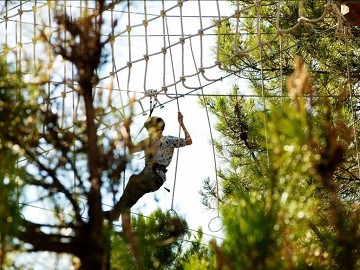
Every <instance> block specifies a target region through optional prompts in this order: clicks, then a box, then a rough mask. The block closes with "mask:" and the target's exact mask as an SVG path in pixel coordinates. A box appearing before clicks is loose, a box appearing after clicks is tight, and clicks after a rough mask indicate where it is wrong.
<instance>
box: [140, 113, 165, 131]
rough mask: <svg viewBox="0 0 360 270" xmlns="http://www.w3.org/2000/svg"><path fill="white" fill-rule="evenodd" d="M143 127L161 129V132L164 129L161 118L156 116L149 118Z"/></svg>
mask: <svg viewBox="0 0 360 270" xmlns="http://www.w3.org/2000/svg"><path fill="white" fill-rule="evenodd" d="M144 127H145V128H146V129H149V128H151V127H154V128H161V129H162V130H164V129H165V122H164V120H163V119H162V118H160V117H157V116H153V117H149V118H148V119H147V120H146V122H145V123H144Z"/></svg>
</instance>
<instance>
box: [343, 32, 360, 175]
mask: <svg viewBox="0 0 360 270" xmlns="http://www.w3.org/2000/svg"><path fill="white" fill-rule="evenodd" d="M345 51H346V69H347V81H348V89H349V95H350V105H351V114H352V125H353V132H354V140H355V150H356V158H357V163H358V177H360V156H359V145H358V139H357V132H356V121H355V118H356V114H355V111H354V104H353V93H352V85H351V77H350V64H349V62H350V59H349V45H348V41H347V38H345Z"/></svg>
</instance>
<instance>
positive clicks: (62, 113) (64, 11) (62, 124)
mask: <svg viewBox="0 0 360 270" xmlns="http://www.w3.org/2000/svg"><path fill="white" fill-rule="evenodd" d="M66 7H67V0H64V6H63V7H62V9H63V14H64V16H65V14H66V12H67V10H66ZM63 35H64V40H66V39H67V33H66V29H64V33H63ZM63 72H64V82H66V73H67V68H66V62H65V61H64V69H63ZM61 97H62V108H61V128H64V119H65V98H66V83H64V86H63V91H62V92H61Z"/></svg>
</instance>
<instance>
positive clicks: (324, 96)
mask: <svg viewBox="0 0 360 270" xmlns="http://www.w3.org/2000/svg"><path fill="white" fill-rule="evenodd" d="M245 2H246V1H243V3H240V5H241V7H246V6H247V5H248V3H245ZM324 4H325V3H324V2H322V1H306V3H305V5H304V8H303V12H304V16H309V17H311V18H313V17H319V16H320V15H321V14H322V12H323V7H324ZM277 7H278V6H277V5H276V4H271V3H269V4H264V5H260V6H257V8H259V9H261V11H262V13H261V14H268V16H267V17H264V18H262V20H263V21H264V23H263V24H262V29H261V32H262V36H263V38H264V39H265V38H266V39H268V40H270V39H271V35H275V34H276V33H277V30H278V28H277V26H276V22H275V20H274V18H276V16H275V15H276V12H277ZM257 12H258V10H257V9H256V8H254V9H248V10H246V11H244V13H245V14H243V15H244V16H243V17H244V18H247V19H242V20H241V21H240V24H241V27H242V28H240V29H243V30H244V31H245V32H247V33H252V32H255V33H256V30H257V29H256V27H257V24H256V22H255V21H254V20H257V19H258V16H257ZM298 12H299V10H298V3H297V2H291V3H290V2H289V3H286V4H283V5H282V12H281V15H282V16H281V19H280V26H281V27H282V28H289V27H290V26H292V25H294V24H296V22H297V18H298V17H299V15H298ZM333 18H334V17H333ZM333 18H331V17H329V18H326V19H325V20H324V21H321V22H318V23H316V24H314V25H310V24H306V23H305V27H301V28H297V29H295V31H291V32H289V33H288V34H286V35H283V36H281V46H280V45H279V43H270V44H269V45H267V46H263V47H261V48H260V49H259V50H254V51H252V52H250V53H248V54H245V55H242V54H239V57H231V56H232V55H234V54H236V53H237V52H236V49H240V50H243V49H245V48H249V47H250V48H252V47H255V46H256V45H257V44H258V36H256V35H243V36H241V35H240V36H239V35H236V34H235V30H234V28H233V27H234V26H235V24H234V25H231V24H230V23H224V24H223V25H222V27H221V29H220V31H221V33H222V35H221V36H222V39H221V40H220V46H219V47H220V48H221V56H220V57H221V58H220V60H222V59H231V61H225V62H224V63H223V67H224V68H225V69H227V70H229V71H231V72H236V73H235V74H236V75H238V76H239V77H240V78H248V79H249V81H250V88H251V90H252V93H254V94H255V95H258V96H259V99H256V98H254V99H247V98H241V95H242V94H243V93H244V89H242V87H241V86H240V85H237V86H234V89H233V90H232V92H230V97H220V98H213V99H211V98H208V99H207V100H205V102H204V103H203V104H206V105H207V106H209V108H210V110H211V111H212V113H213V114H215V115H216V116H217V118H218V123H217V124H216V129H217V130H218V131H219V132H220V133H221V134H222V136H221V137H220V138H219V139H217V140H216V141H215V142H214V143H215V145H216V148H217V150H218V153H219V155H220V156H221V157H222V159H223V160H224V165H226V166H222V170H221V171H220V172H219V176H220V178H221V192H220V196H221V197H220V198H219V197H215V198H214V197H213V196H212V195H214V194H215V195H217V194H216V193H215V192H214V187H213V186H211V184H210V183H207V182H206V183H205V184H206V185H205V186H204V190H202V192H201V193H202V195H203V201H204V202H205V204H206V205H208V206H209V207H213V205H212V204H211V202H212V200H214V199H215V200H218V201H220V202H221V206H222V207H221V209H222V211H221V213H222V217H223V222H224V226H225V231H226V239H225V241H224V242H223V243H221V244H220V245H219V244H215V243H213V249H214V251H215V258H213V261H212V267H213V268H216V269H236V268H237V267H239V266H240V267H241V269H302V268H315V269H332V267H334V266H335V267H336V268H338V269H355V268H356V267H357V265H358V262H359V253H358V245H359V233H358V231H357V230H358V229H357V228H358V225H356V224H358V223H359V197H358V195H359V193H358V190H359V185H360V182H359V173H358V169H359V168H358V150H357V146H356V145H357V140H358V138H357V135H356V134H357V133H358V131H359V129H358V128H359V126H358V122H357V120H356V119H357V118H358V117H357V114H358V112H357V105H356V103H357V102H356V101H355V100H354V99H353V95H354V93H356V89H357V87H358V79H357V78H356V77H355V72H353V71H356V70H358V68H359V58H358V56H357V55H356V54H353V53H352V50H350V49H349V47H348V46H350V45H349V44H350V42H349V40H346V39H339V38H337V37H336V32H335V31H334V29H333V28H332V29H331V31H333V32H331V33H329V28H330V25H333V24H334V20H335V19H333ZM356 33H357V31H356V29H354V35H355V36H353V37H352V39H351V46H354V48H357V47H358V44H359V39H358V37H357V36H356ZM234 37H238V38H239V39H238V40H237V41H235V40H234ZM234 44H236V45H237V46H238V47H236V46H233V45H234ZM280 56H281V57H280ZM294 56H299V57H294ZM295 59H298V60H297V61H295ZM299 59H302V60H301V61H300V60H299ZM350 59H351V60H350ZM303 63H305V65H304V64H303ZM306 66H307V67H308V70H307V69H306ZM290 75H291V76H290ZM349 85H351V86H352V88H351V89H350V91H349V87H348V86H349ZM287 96H288V98H287ZM352 119H354V121H353V120H352ZM354 135H355V136H354ZM199 267H200V266H199ZM199 269H205V268H204V267H203V268H201V267H200V268H199ZM206 269H208V268H206Z"/></svg>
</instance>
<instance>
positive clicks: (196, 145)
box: [0, 0, 236, 269]
mask: <svg viewBox="0 0 360 270" xmlns="http://www.w3.org/2000/svg"><path fill="white" fill-rule="evenodd" d="M79 3H81V2H80V1H67V11H68V12H70V11H71V12H73V14H74V16H75V14H76V13H77V12H78V11H79ZM45 4H46V1H41V0H38V1H37V5H38V6H39V7H41V8H39V10H40V11H38V13H36V14H35V13H34V9H33V3H32V2H31V1H30V2H28V3H27V4H25V5H24V6H22V8H23V9H24V10H25V12H24V13H23V15H22V17H19V16H18V15H17V16H14V17H12V18H10V20H9V22H8V24H7V29H6V28H5V23H4V21H2V20H0V31H1V32H2V33H4V32H6V36H5V41H6V42H7V44H8V45H9V46H10V47H13V48H16V44H17V43H18V42H22V45H23V46H22V49H21V50H20V48H19V47H18V48H17V57H20V56H26V57H29V58H33V59H41V58H44V57H45V58H46V54H44V47H43V46H41V44H39V43H38V44H36V43H34V42H33V38H34V37H35V36H36V34H38V30H36V26H35V27H34V24H40V23H41V21H42V20H43V21H45V22H47V23H49V20H48V14H47V7H46V5H45ZM176 4H177V1H165V2H164V5H165V10H168V9H169V11H168V12H167V17H166V20H167V21H163V20H162V19H161V18H158V17H157V16H158V15H159V14H160V10H161V9H162V7H161V5H162V1H147V4H146V10H145V6H144V2H143V1H132V5H131V6H130V11H131V12H130V13H127V7H126V6H123V7H122V8H119V9H123V10H124V11H125V12H120V11H119V10H118V12H114V14H113V16H114V19H117V20H118V24H117V27H116V28H115V34H116V33H121V32H123V30H124V29H126V26H127V25H131V26H133V27H132V28H131V31H130V37H131V38H129V35H128V33H127V32H124V33H123V34H121V35H119V36H117V37H116V39H115V43H114V48H113V51H111V48H110V47H107V50H108V53H109V57H110V58H109V59H110V61H109V63H108V64H106V65H104V67H103V68H102V70H101V71H100V72H99V77H100V78H103V79H102V85H103V86H104V87H106V86H109V85H111V80H110V78H109V76H108V75H109V72H111V71H115V70H116V71H117V72H116V74H117V77H116V78H115V81H114V82H113V87H114V88H119V87H120V89H121V90H122V91H115V90H114V91H113V92H112V105H113V106H114V107H117V108H125V109H127V99H128V94H129V96H131V97H135V98H138V99H139V100H140V101H141V104H142V107H143V108H144V110H145V111H146V110H148V109H149V106H150V97H146V95H145V94H144V91H146V90H148V89H156V90H157V91H158V92H159V94H158V100H159V102H160V103H162V104H164V106H163V108H160V107H156V108H155V109H154V112H153V115H156V116H159V117H162V118H163V119H164V121H165V123H166V127H165V130H164V135H174V136H177V135H178V134H179V124H178V121H177V113H178V111H181V112H182V114H183V116H184V124H185V126H186V128H187V130H188V131H189V133H190V134H191V137H192V140H193V144H192V145H190V146H186V147H183V148H181V149H180V150H179V152H178V156H177V151H175V155H174V158H173V161H172V163H171V164H170V166H169V167H168V172H167V181H166V182H165V183H164V186H165V187H166V188H168V189H170V192H167V191H166V190H165V189H164V188H160V189H159V190H158V191H157V192H155V193H151V194H146V195H145V196H143V197H142V198H141V199H140V200H139V201H138V203H137V204H136V205H135V206H134V207H133V209H132V212H133V213H134V214H140V213H141V214H143V215H145V216H146V215H149V214H150V213H151V212H153V211H154V210H155V209H156V208H158V207H161V208H162V209H163V210H174V211H173V212H174V213H177V214H178V215H179V216H181V217H185V218H186V220H187V222H188V225H189V228H190V230H193V231H196V230H197V229H198V228H199V227H202V229H203V232H204V233H205V235H204V239H205V240H209V239H210V238H212V237H217V239H218V240H219V241H221V238H222V237H223V234H224V231H223V230H222V225H221V224H220V223H219V219H218V218H217V217H218V212H217V211H207V209H206V207H205V206H203V205H202V204H201V201H200V200H201V198H200V195H199V191H200V189H201V188H202V181H203V180H204V179H207V178H210V179H211V181H212V182H214V183H215V181H216V180H219V179H217V177H216V172H217V169H218V168H220V167H221V166H222V164H221V162H220V160H218V159H216V160H215V153H214V152H213V147H212V144H211V135H213V136H214V137H216V136H217V135H218V134H217V132H216V130H215V129H214V123H215V119H214V117H213V116H211V115H208V114H207V111H206V109H205V108H202V107H201V106H199V96H198V95H197V94H201V90H196V88H199V87H200V86H204V88H203V91H204V93H205V94H211V93H221V94H227V93H229V91H230V89H231V87H232V84H233V83H234V82H235V81H236V80H235V79H234V78H231V77H230V78H226V79H223V80H220V78H221V77H222V76H224V75H225V73H223V72H221V71H220V70H218V69H217V68H216V67H212V68H209V69H206V72H205V74H206V76H207V77H208V78H210V79H211V80H213V81H211V80H210V81H209V80H205V79H204V78H202V77H200V78H198V77H197V76H189V77H187V78H186V81H185V83H184V85H182V84H181V83H178V84H176V86H172V87H169V88H168V89H169V90H168V91H169V93H170V94H176V93H178V94H181V95H184V96H183V97H180V98H178V99H169V98H168V97H167V96H165V95H164V93H163V92H162V91H161V89H162V86H163V85H164V82H165V84H166V85H171V84H172V83H173V82H174V80H175V81H177V80H179V77H180V76H182V75H185V76H187V75H191V74H195V73H196V71H197V68H199V67H201V66H203V67H211V66H213V65H214V63H215V61H216V55H215V54H214V48H215V40H216V36H215V35H213V32H214V28H210V29H208V30H206V31H205V35H204V36H203V40H202V46H201V44H200V37H199V35H197V33H198V31H199V29H200V28H201V25H200V24H203V26H202V29H206V27H207V26H209V25H211V24H212V22H211V19H213V18H214V17H216V16H218V14H219V13H218V8H220V9H219V11H220V14H221V15H222V16H228V15H230V14H231V13H233V9H231V8H230V6H229V5H228V3H227V2H226V1H201V2H200V8H199V2H198V1H187V2H184V3H183V6H182V9H181V12H182V13H180V8H179V7H178V6H176ZM172 7H174V8H172ZM17 8H19V7H17ZM17 11H18V9H14V10H13V11H12V14H17ZM145 11H146V12H145ZM200 12H201V15H202V20H201V21H200V19H199V14H200ZM145 15H146V16H147V17H146V19H147V20H148V21H149V22H148V27H147V31H148V32H147V35H145V28H144V26H143V25H142V23H143V20H144V19H145ZM181 17H182V20H181ZM106 19H107V20H108V21H109V20H110V19H111V18H110V17H107V18H106ZM152 19H153V20H152ZM20 22H21V23H20ZM163 23H166V28H164V27H163V26H164V24H163ZM52 24H53V25H54V23H52ZM20 25H21V27H20ZM11 29H12V30H11ZM34 31H35V32H34ZM104 31H105V32H106V31H109V32H110V31H111V28H108V29H106V28H105V29H104ZM164 34H165V35H164ZM191 35H194V37H193V38H191V40H190V39H186V40H185V43H184V46H181V44H180V43H179V38H180V37H182V36H183V37H189V36H191ZM164 44H166V45H164ZM169 44H171V45H172V46H170V48H168V49H167V53H166V61H165V65H164V59H163V54H162V53H159V52H161V50H162V48H163V47H164V46H167V45H169ZM145 54H148V55H150V58H149V61H148V65H147V66H146V65H145V61H144V60H143V58H144V55H145ZM111 56H113V57H114V58H113V61H111ZM14 58H15V56H14ZM138 59H140V60H139V61H137V60H138ZM194 59H195V60H194ZM131 61H134V63H133V65H132V68H131V70H130V69H129V68H127V67H126V66H127V63H128V62H131ZM57 62H59V63H57ZM34 63H35V61H34ZM54 63H55V65H56V66H58V67H60V68H59V70H60V73H61V72H64V73H65V72H66V73H67V74H70V73H71V67H69V66H64V67H63V68H62V67H61V65H62V64H61V61H59V59H58V58H57V59H54ZM201 64H202V65H201ZM65 70H66V71H65ZM60 75H61V74H60ZM54 77H56V76H54ZM59 77H60V76H59ZM117 80H118V81H119V84H117ZM104 92H105V95H106V90H104ZM188 93H190V94H188ZM71 98H72V96H71V95H68V96H67V97H66V99H69V101H70V99H71ZM64 101H65V103H66V102H67V100H65V99H64ZM134 108H135V114H136V117H134V124H133V126H132V135H133V138H135V137H136V136H137V135H139V136H138V137H137V141H139V140H141V139H142V138H144V137H145V136H146V131H145V130H143V131H142V132H141V133H140V134H139V131H140V129H141V126H142V124H143V122H145V121H146V119H147V117H148V114H147V115H143V114H142V108H141V106H140V105H139V103H136V105H135V107H134ZM118 111H121V109H120V110H118ZM116 114H118V112H116ZM208 117H209V118H208ZM108 124H111V123H108ZM181 136H182V137H184V134H183V132H182V133H181ZM135 142H136V141H135ZM142 163H143V159H142V158H141V156H135V159H134V162H133V167H134V168H135V167H136V165H139V166H140V167H141V166H142ZM125 177H126V179H127V178H128V177H130V172H128V173H127V174H126V176H125ZM175 178H176V185H175V186H174V181H175ZM34 196H36V195H34ZM107 201H108V200H107V199H105V201H104V202H105V204H107ZM108 202H109V204H110V201H108ZM105 208H106V206H105ZM41 211H44V210H41V209H37V210H36V209H32V210H31V211H29V212H28V213H30V214H31V215H33V217H34V218H36V217H38V215H39V214H41V213H40V212H41ZM39 269H41V268H39Z"/></svg>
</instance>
